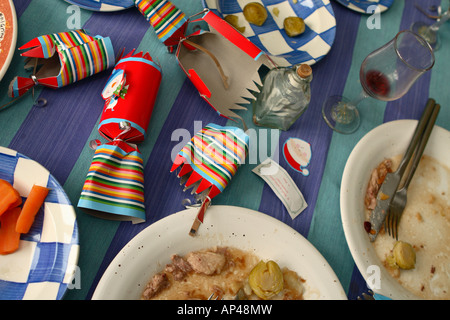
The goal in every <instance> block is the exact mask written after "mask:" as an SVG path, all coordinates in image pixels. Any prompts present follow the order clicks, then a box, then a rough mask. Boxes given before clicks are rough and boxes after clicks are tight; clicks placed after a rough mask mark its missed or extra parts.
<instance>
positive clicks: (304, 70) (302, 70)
mask: <svg viewBox="0 0 450 320" xmlns="http://www.w3.org/2000/svg"><path fill="white" fill-rule="evenodd" d="M297 74H298V75H299V76H300V77H302V78H308V77H309V76H310V75H311V74H312V69H311V67H310V66H309V65H307V64H304V63H302V64H301V65H300V66H299V67H298V68H297Z"/></svg>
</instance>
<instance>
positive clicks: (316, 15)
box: [202, 0, 336, 66]
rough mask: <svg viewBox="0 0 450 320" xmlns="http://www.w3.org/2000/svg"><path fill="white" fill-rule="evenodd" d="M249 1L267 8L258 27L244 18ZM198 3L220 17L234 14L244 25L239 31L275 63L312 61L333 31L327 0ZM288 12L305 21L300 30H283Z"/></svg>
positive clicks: (329, 42)
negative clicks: (295, 32)
mask: <svg viewBox="0 0 450 320" xmlns="http://www.w3.org/2000/svg"><path fill="white" fill-rule="evenodd" d="M249 2H259V3H261V4H263V5H264V6H265V8H266V9H267V13H268V17H267V20H266V21H265V22H264V24H263V25H262V26H260V27H259V26H256V25H253V24H250V23H248V22H247V20H246V19H245V18H244V14H243V12H242V10H243V8H244V7H245V5H246V4H247V3H249ZM202 4H203V7H204V8H208V9H211V10H212V11H213V12H214V13H216V14H217V15H219V16H220V17H222V18H224V17H225V16H227V15H229V14H233V15H235V16H237V17H238V19H239V22H238V23H239V26H242V27H245V31H244V32H243V35H244V36H246V37H247V38H248V39H249V40H250V41H251V42H253V43H254V44H255V45H256V46H258V47H259V48H260V49H261V50H263V51H264V52H266V53H267V54H268V55H269V56H270V58H271V59H272V60H273V61H274V62H275V63H276V64H278V65H279V66H290V65H294V64H298V63H307V64H309V65H312V64H314V63H316V62H317V61H319V60H320V59H322V58H323V57H324V56H325V55H326V54H327V53H328V52H329V51H330V49H331V46H332V45H333V42H334V38H335V35H336V19H335V17H334V12H333V9H332V7H331V4H330V2H329V1H328V0H298V1H293V0H202ZM289 16H298V17H300V18H302V19H303V20H304V21H305V24H306V30H305V32H304V33H303V34H301V35H299V36H297V37H289V36H288V35H287V34H286V32H285V31H284V28H283V21H284V19H285V18H286V17H289Z"/></svg>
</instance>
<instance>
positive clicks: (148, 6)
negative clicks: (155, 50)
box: [134, 0, 188, 49]
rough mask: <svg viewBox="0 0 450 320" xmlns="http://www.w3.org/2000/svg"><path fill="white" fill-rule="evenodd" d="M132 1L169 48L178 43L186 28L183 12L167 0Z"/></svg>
mask: <svg viewBox="0 0 450 320" xmlns="http://www.w3.org/2000/svg"><path fill="white" fill-rule="evenodd" d="M134 2H135V5H136V7H137V8H138V9H139V11H140V12H141V13H142V15H143V16H144V17H145V19H147V21H148V22H149V23H150V24H151V26H152V27H153V29H154V30H155V32H156V35H157V37H158V39H159V40H160V41H161V42H162V43H164V44H165V45H166V46H168V47H169V49H170V48H173V47H174V46H176V45H178V43H179V42H180V39H181V38H182V37H183V36H184V34H185V32H186V28H187V22H188V21H187V19H186V15H185V14H184V12H182V11H181V10H180V9H178V8H177V7H176V6H175V5H173V3H171V2H170V1H167V0H134Z"/></svg>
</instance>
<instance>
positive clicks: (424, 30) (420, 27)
mask: <svg viewBox="0 0 450 320" xmlns="http://www.w3.org/2000/svg"><path fill="white" fill-rule="evenodd" d="M429 27H430V25H428V24H426V23H425V22H422V21H417V22H414V23H413V24H412V26H411V31H412V32H414V33H417V34H418V35H419V36H421V37H422V38H424V39H425V40H426V41H427V42H428V43H429V44H430V46H431V48H433V50H434V51H436V50H437V49H438V48H439V44H440V41H439V34H438V32H436V31H433V30H430V28H429Z"/></svg>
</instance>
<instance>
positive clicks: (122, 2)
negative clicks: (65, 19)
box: [65, 0, 134, 12]
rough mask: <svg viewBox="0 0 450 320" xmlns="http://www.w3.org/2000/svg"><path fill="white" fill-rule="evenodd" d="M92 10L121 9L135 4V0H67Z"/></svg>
mask: <svg viewBox="0 0 450 320" xmlns="http://www.w3.org/2000/svg"><path fill="white" fill-rule="evenodd" d="M65 1H66V2H68V3H71V4H75V5H77V6H79V7H81V8H83V9H86V10H91V11H104V12H107V11H121V10H125V9H128V8H131V7H133V6H134V1H133V0H65Z"/></svg>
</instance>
